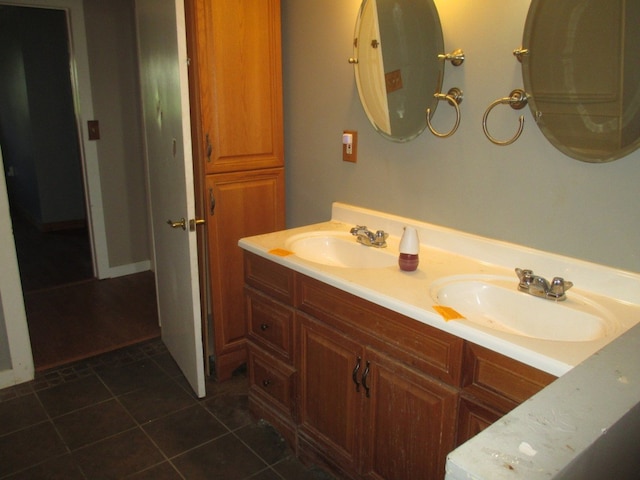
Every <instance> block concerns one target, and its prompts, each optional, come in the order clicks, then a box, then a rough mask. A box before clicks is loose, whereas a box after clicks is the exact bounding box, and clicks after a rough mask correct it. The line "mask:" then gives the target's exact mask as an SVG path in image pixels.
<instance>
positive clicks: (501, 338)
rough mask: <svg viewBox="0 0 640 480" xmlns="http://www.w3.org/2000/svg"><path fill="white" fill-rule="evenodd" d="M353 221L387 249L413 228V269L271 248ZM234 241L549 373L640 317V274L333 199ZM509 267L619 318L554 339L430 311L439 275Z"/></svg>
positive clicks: (506, 271)
mask: <svg viewBox="0 0 640 480" xmlns="http://www.w3.org/2000/svg"><path fill="white" fill-rule="evenodd" d="M356 224H357V225H367V226H369V228H370V229H371V230H373V231H375V230H378V229H383V230H384V231H386V232H388V233H389V234H390V237H389V239H388V244H389V245H388V247H387V249H386V251H387V252H388V253H389V254H393V255H397V253H398V243H399V238H400V236H401V234H402V228H403V227H404V226H413V227H415V228H416V229H417V230H418V234H419V237H420V241H421V248H420V265H419V267H418V270H416V271H415V272H403V271H401V270H400V269H399V268H398V267H397V265H394V266H389V267H384V268H362V269H361V268H358V269H355V268H342V267H336V266H327V265H322V264H319V263H315V262H310V261H307V260H304V259H302V258H299V257H298V256H296V255H295V252H293V254H289V255H284V256H283V255H278V254H274V253H270V252H274V251H277V250H278V249H280V250H286V244H287V239H289V238H290V237H291V236H293V235H298V234H301V233H306V232H315V231H330V232H331V231H341V232H348V231H349V229H350V228H351V227H353V226H355V225H356ZM354 241H355V239H354ZM239 245H240V246H241V247H242V248H243V249H245V250H247V251H250V252H253V253H255V254H257V255H260V256H263V257H266V258H269V259H270V260H272V261H274V262H275V263H279V264H281V265H284V266H286V267H289V268H291V269H292V270H295V271H297V272H300V273H302V274H305V275H308V276H310V277H312V278H315V279H318V280H320V281H323V282H325V283H327V284H329V285H333V286H335V287H337V288H340V289H342V290H344V291H346V292H349V293H351V294H354V295H356V296H359V297H361V298H364V299H366V300H369V301H371V302H373V303H376V304H378V305H381V306H383V307H386V308H389V309H391V310H394V311H397V312H399V313H401V314H404V315H406V316H408V317H411V318H413V319H415V320H418V321H420V322H423V323H426V324H429V325H431V326H433V327H436V328H438V329H440V330H443V331H446V332H449V333H451V334H454V335H457V336H459V337H461V338H464V339H466V340H469V341H471V342H474V343H476V344H478V345H481V346H484V347H487V348H489V349H492V350H494V351H497V352H499V353H501V354H503V355H506V356H508V357H511V358H513V359H515V360H519V361H521V362H523V363H526V364H528V365H531V366H533V367H536V368H538V369H540V370H543V371H546V372H548V373H551V374H552V375H556V376H560V375H563V374H565V373H566V372H567V371H569V370H570V369H571V368H573V367H575V366H576V365H578V364H579V363H580V362H582V361H583V360H585V359H587V358H588V357H590V356H591V355H593V354H594V353H595V352H597V351H598V350H600V349H601V348H602V347H603V346H605V345H607V344H608V343H609V342H611V341H612V340H613V339H614V338H616V337H617V336H619V335H620V334H621V333H623V332H624V331H626V330H627V329H629V328H630V327H632V326H633V325H635V324H636V323H637V322H638V321H639V320H640V275H637V274H634V273H631V272H625V271H621V270H617V269H612V268H608V267H604V266H602V265H597V264H592V263H589V262H584V261H581V260H576V259H572V258H568V257H563V256H559V255H554V254H550V253H547V252H541V251H538V250H534V249H530V248H527V247H522V246H519V245H514V244H510V243H506V242H500V241H496V240H491V239H487V238H483V237H479V236H475V235H470V234H467V233H464V232H459V231H456V230H451V229H446V228H442V227H439V226H436V225H431V224H427V223H423V222H417V221H414V220H411V219H407V218H403V217H398V216H394V215H389V214H385V213H381V212H375V211H371V210H366V209H362V208H359V207H353V206H350V205H346V204H341V203H335V204H334V205H333V208H332V218H331V220H330V221H327V222H323V223H319V224H314V225H308V226H305V227H300V228H294V229H289V230H284V231H280V232H275V233H269V234H265V235H257V236H254V237H249V238H243V239H241V240H240V242H239ZM362 248H372V247H362ZM516 267H520V268H530V269H532V270H534V272H536V273H538V272H540V274H543V275H544V276H546V277H547V278H550V277H553V276H562V277H564V278H565V279H567V280H570V281H572V282H573V283H574V285H575V286H574V287H573V288H572V289H571V290H570V291H569V292H568V293H567V296H568V297H569V298H568V300H567V302H570V301H571V296H570V294H571V293H572V292H574V293H575V294H576V295H586V296H589V297H590V298H595V299H596V300H597V301H598V303H600V304H602V305H605V306H606V308H607V310H608V311H610V312H611V313H612V314H613V315H614V316H615V317H616V319H617V320H619V324H618V325H617V327H616V328H613V329H611V331H610V332H609V333H608V334H607V335H606V336H604V337H603V338H599V339H597V340H593V341H584V342H560V341H551V340H540V339H537V338H531V337H524V336H521V335H515V334H511V333H506V332H502V331H497V330H494V329H490V328H486V327H483V326H482V325H479V324H477V323H472V322H470V321H467V320H464V319H463V320H449V321H445V320H444V318H443V317H442V316H441V315H440V314H438V313H437V312H436V311H435V310H434V308H433V307H434V305H436V304H437V302H436V301H435V300H434V299H433V298H432V295H431V293H430V291H431V287H432V285H433V284H434V282H437V281H438V280H439V279H442V278H445V277H449V276H452V275H472V274H475V275H478V274H482V275H498V276H501V277H513V279H514V280H513V281H514V288H515V287H516V286H517V283H518V278H517V276H516V274H515V272H514V269H515V268H516ZM540 301H541V302H545V301H547V300H543V299H540Z"/></svg>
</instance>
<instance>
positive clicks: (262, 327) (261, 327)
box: [260, 323, 269, 332]
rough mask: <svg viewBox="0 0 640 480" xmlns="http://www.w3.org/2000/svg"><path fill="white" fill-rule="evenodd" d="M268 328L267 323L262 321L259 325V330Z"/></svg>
mask: <svg viewBox="0 0 640 480" xmlns="http://www.w3.org/2000/svg"><path fill="white" fill-rule="evenodd" d="M268 329H269V325H268V324H267V323H263V324H262V325H260V330H262V331H263V332H264V331H266V330H268Z"/></svg>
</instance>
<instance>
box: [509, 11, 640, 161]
mask: <svg viewBox="0 0 640 480" xmlns="http://www.w3.org/2000/svg"><path fill="white" fill-rule="evenodd" d="M639 21H640V2H638V1H637V0H632V1H625V0H562V1H558V0H532V1H531V6H530V7H529V13H528V15H527V21H526V25H525V31H524V38H523V47H524V51H523V53H524V55H523V56H522V57H521V60H522V73H523V77H524V85H525V89H526V91H527V94H528V95H529V96H530V98H529V106H530V107H531V112H532V113H533V115H534V117H535V118H536V120H537V122H538V126H539V127H540V129H541V130H542V133H543V134H544V135H545V137H547V139H548V140H549V141H550V142H551V143H552V144H553V145H554V146H555V147H556V148H557V149H558V150H560V151H561V152H563V153H565V154H566V155H568V156H570V157H573V158H576V159H578V160H582V161H585V162H608V161H611V160H615V159H617V158H620V157H623V156H625V155H627V154H629V153H631V152H633V151H634V150H636V149H637V148H638V147H639V146H640V63H639V62H638V58H640V30H638V24H639V23H638V22H639Z"/></svg>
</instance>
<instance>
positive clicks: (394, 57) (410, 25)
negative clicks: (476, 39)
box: [351, 0, 444, 142]
mask: <svg viewBox="0 0 640 480" xmlns="http://www.w3.org/2000/svg"><path fill="white" fill-rule="evenodd" d="M443 51H444V40H443V37H442V28H441V26H440V17H439V16H438V10H437V9H436V6H435V4H434V3H433V0H363V2H362V5H361V7H360V13H359V15H358V21H357V22H356V30H355V39H354V55H355V59H352V60H351V62H352V63H354V64H355V76H356V84H357V87H358V93H359V95H360V101H361V102H362V106H363V108H364V110H365V112H366V114H367V117H368V118H369V120H370V121H371V123H372V124H373V126H374V128H375V129H376V130H377V131H378V132H379V133H380V134H381V135H383V136H384V137H386V138H388V139H390V140H393V141H396V142H406V141H409V140H411V139H413V138H415V137H417V136H418V135H420V133H422V131H423V130H424V129H425V127H426V121H425V110H426V109H427V108H430V109H431V111H434V110H435V109H436V106H437V104H438V100H437V99H436V98H434V94H436V93H439V92H440V90H441V88H442V77H443V74H444V61H443V60H442V59H439V58H438V55H439V54H441V53H442V52H443Z"/></svg>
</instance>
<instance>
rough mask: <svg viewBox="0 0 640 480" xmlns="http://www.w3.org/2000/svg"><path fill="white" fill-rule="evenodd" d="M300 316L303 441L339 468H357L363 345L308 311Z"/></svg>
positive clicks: (352, 469)
mask: <svg viewBox="0 0 640 480" xmlns="http://www.w3.org/2000/svg"><path fill="white" fill-rule="evenodd" d="M298 319H299V328H298V331H299V343H298V346H299V348H300V351H299V354H298V355H297V357H298V371H299V384H298V403H299V411H298V421H299V432H300V443H301V445H305V446H306V447H307V448H310V449H312V450H315V451H316V452H320V454H321V455H322V456H324V458H325V459H326V460H328V461H330V462H335V464H336V465H339V466H340V467H341V468H344V469H347V470H351V471H356V470H357V466H358V460H359V446H360V443H359V442H360V434H361V424H360V419H361V402H362V397H363V396H362V395H361V394H360V390H361V388H360V387H358V386H357V385H356V384H355V383H354V381H353V372H354V368H355V367H356V365H358V363H359V362H360V364H361V362H362V361H363V357H364V349H363V348H362V347H361V346H360V344H359V343H357V342H355V341H353V340H351V339H349V338H348V337H346V336H344V335H342V334H340V333H339V332H337V331H335V330H333V329H331V328H329V327H326V326H324V325H322V324H320V323H318V322H316V321H314V320H312V319H310V318H308V317H306V316H303V315H299V316H298ZM358 359H360V360H358ZM362 368H363V366H362V365H361V370H360V371H362ZM356 373H357V372H356Z"/></svg>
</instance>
